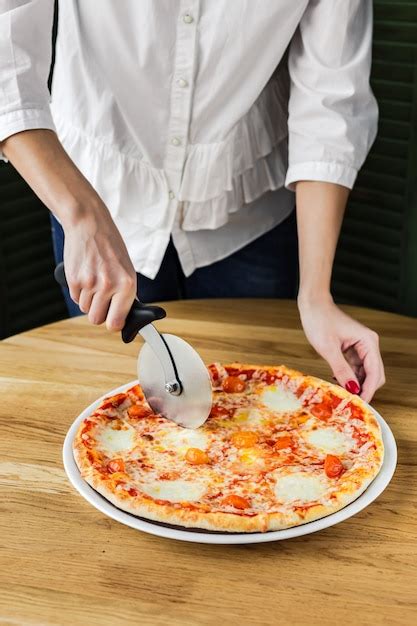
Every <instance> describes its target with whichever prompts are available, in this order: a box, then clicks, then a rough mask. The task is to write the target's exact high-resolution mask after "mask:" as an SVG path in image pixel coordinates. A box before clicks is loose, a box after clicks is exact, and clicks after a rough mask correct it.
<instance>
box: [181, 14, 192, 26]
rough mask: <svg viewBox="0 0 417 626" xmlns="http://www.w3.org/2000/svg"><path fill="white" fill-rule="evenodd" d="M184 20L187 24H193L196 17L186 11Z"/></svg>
mask: <svg viewBox="0 0 417 626" xmlns="http://www.w3.org/2000/svg"><path fill="white" fill-rule="evenodd" d="M182 20H183V22H184V23H185V24H192V23H193V22H194V18H193V16H192V15H190V14H189V13H186V14H185V15H184V16H183V18H182Z"/></svg>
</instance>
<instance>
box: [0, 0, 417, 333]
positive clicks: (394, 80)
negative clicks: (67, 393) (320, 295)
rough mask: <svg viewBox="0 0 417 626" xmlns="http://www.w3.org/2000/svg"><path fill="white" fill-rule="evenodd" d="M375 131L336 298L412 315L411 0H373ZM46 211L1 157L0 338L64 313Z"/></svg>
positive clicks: (416, 195)
mask: <svg viewBox="0 0 417 626" xmlns="http://www.w3.org/2000/svg"><path fill="white" fill-rule="evenodd" d="M374 7H375V30H374V55H373V69H372V86H373V89H374V92H375V95H376V97H377V99H378V103H379V109H380V123H379V133H378V137H377V140H376V142H375V144H374V146H373V148H372V150H371V153H370V154H369V157H368V159H367V161H366V163H365V165H364V167H363V169H362V171H361V173H360V175H359V177H358V180H357V183H356V185H355V189H354V190H353V192H352V195H351V199H350V202H349V207H348V211H347V213H346V217H345V221H344V224H343V230H342V235H341V238H340V243H339V247H338V251H337V255H336V263H335V268H334V277H333V292H334V295H335V297H336V299H337V301H338V302H346V303H351V304H359V305H363V306H369V307H374V308H380V309H385V310H389V311H396V312H399V313H405V314H408V315H413V316H417V0H414V1H412V2H402V1H400V0H397V1H390V2H384V1H382V0H376V1H375V2H374ZM53 266H54V263H53V257H52V246H51V240H50V228H49V217H48V213H47V210H46V209H45V207H43V205H42V204H41V203H40V202H39V200H37V198H36V197H35V196H34V195H33V193H32V192H31V191H30V189H29V188H28V186H27V185H26V184H25V183H24V181H23V180H22V179H21V178H20V177H19V175H18V174H17V173H16V172H15V171H14V170H13V168H12V167H11V166H10V165H6V164H0V338H2V337H6V336H8V335H11V334H14V333H17V332H20V331H23V330H26V329H28V328H32V327H34V326H38V325H41V324H45V323H48V322H51V321H54V320H57V319H61V318H62V317H65V316H66V310H65V306H64V304H63V300H62V297H61V294H60V291H59V289H58V287H57V286H56V284H55V283H54V280H53V277H52V272H53Z"/></svg>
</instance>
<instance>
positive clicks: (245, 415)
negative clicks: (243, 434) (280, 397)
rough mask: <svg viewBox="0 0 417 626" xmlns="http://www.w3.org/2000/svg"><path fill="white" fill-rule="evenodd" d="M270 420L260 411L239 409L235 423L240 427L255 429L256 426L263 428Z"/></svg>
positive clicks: (234, 419)
mask: <svg viewBox="0 0 417 626" xmlns="http://www.w3.org/2000/svg"><path fill="white" fill-rule="evenodd" d="M268 419H269V418H268V416H267V415H264V414H262V411H259V409H237V411H236V412H235V415H234V418H233V422H234V423H236V424H239V425H245V426H246V427H248V428H250V427H252V428H254V427H256V426H262V425H263V424H264V423H265V422H266V421H268Z"/></svg>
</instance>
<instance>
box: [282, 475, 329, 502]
mask: <svg viewBox="0 0 417 626" xmlns="http://www.w3.org/2000/svg"><path fill="white" fill-rule="evenodd" d="M326 490H327V486H326V484H325V483H324V482H322V481H321V480H320V478H318V477H317V476H309V475H308V474H304V473H303V472H294V473H292V474H287V475H286V476H280V475H279V474H277V475H276V483H275V488H274V492H275V496H276V498H277V499H278V500H279V501H280V502H295V501H299V502H315V501H316V500H320V499H321V498H322V497H323V496H324V494H325V493H326Z"/></svg>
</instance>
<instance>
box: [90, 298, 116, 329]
mask: <svg viewBox="0 0 417 626" xmlns="http://www.w3.org/2000/svg"><path fill="white" fill-rule="evenodd" d="M110 300H111V294H109V293H106V292H102V291H101V292H100V291H99V292H97V293H95V294H94V296H93V299H92V301H91V305H90V309H89V311H88V319H89V320H90V322H91V323H92V324H102V323H103V322H104V321H105V320H106V317H107V313H108V310H109V306H110Z"/></svg>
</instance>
